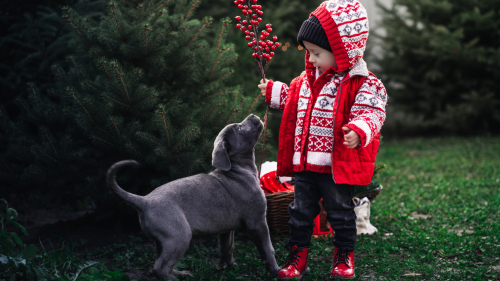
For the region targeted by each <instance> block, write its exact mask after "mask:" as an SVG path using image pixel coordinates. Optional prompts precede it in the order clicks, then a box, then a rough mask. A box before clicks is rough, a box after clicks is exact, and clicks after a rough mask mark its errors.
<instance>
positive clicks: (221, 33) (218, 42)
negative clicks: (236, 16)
mask: <svg viewBox="0 0 500 281" xmlns="http://www.w3.org/2000/svg"><path fill="white" fill-rule="evenodd" d="M228 24H229V21H228V20H225V21H223V22H222V30H221V31H220V34H219V40H217V47H216V48H215V51H214V54H215V53H216V52H217V50H219V46H220V42H221V41H222V35H224V29H225V28H226V26H227V25H228Z"/></svg>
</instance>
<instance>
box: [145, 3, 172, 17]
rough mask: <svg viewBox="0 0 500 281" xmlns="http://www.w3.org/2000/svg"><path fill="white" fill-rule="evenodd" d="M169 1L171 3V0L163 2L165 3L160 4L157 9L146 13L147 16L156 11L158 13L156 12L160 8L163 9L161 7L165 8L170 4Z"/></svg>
mask: <svg viewBox="0 0 500 281" xmlns="http://www.w3.org/2000/svg"><path fill="white" fill-rule="evenodd" d="M170 1H172V0H168V1H165V3H163V4H161V5H160V6H159V7H158V8H156V9H154V10H152V11H151V12H149V13H148V15H149V14H152V13H154V12H156V11H158V10H159V9H161V8H163V6H165V5H167V4H168V3H170Z"/></svg>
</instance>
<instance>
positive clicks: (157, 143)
mask: <svg viewBox="0 0 500 281" xmlns="http://www.w3.org/2000/svg"><path fill="white" fill-rule="evenodd" d="M138 136H139V137H141V138H143V139H146V140H148V141H150V142H152V143H154V144H156V145H158V146H161V147H165V146H164V145H163V144H161V143H159V142H156V141H154V140H152V139H150V138H147V137H145V136H143V135H141V134H139V135H138Z"/></svg>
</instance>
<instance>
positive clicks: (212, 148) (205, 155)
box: [203, 145, 214, 157]
mask: <svg viewBox="0 0 500 281" xmlns="http://www.w3.org/2000/svg"><path fill="white" fill-rule="evenodd" d="M212 150H214V146H213V145H212V147H211V148H210V149H209V150H208V151H207V152H206V153H205V154H204V155H203V157H207V155H208V154H209V153H210V152H212Z"/></svg>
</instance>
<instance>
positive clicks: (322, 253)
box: [0, 137, 500, 281]
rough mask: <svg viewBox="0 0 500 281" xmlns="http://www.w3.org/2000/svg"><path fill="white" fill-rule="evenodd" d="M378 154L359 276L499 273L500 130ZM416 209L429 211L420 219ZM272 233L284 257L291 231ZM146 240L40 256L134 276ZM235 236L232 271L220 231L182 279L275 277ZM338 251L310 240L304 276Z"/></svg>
mask: <svg viewBox="0 0 500 281" xmlns="http://www.w3.org/2000/svg"><path fill="white" fill-rule="evenodd" d="M377 162H379V163H385V164H387V169H386V170H385V171H383V172H381V173H380V175H379V178H378V181H380V182H381V183H382V184H383V186H384V189H383V191H382V193H381V194H380V195H379V196H378V197H377V198H376V200H375V201H374V202H373V203H372V205H371V219H370V220H371V222H372V224H373V225H374V226H375V227H377V228H378V233H376V234H374V235H362V236H358V240H357V242H356V253H355V257H356V276H357V280H500V226H499V224H498V222H499V221H500V207H499V205H500V192H499V191H500V138H486V137H482V138H445V139H410V140H401V141H385V143H384V144H383V145H382V146H381V148H380V151H379V153H378V160H377ZM415 212H416V213H420V214H427V215H430V216H431V217H430V218H429V219H423V218H413V217H412V214H415ZM271 238H272V241H273V245H274V249H275V250H276V260H277V261H278V264H279V265H282V264H283V263H284V260H285V258H286V255H287V252H286V251H285V250H284V248H283V245H284V244H285V243H286V241H287V236H286V235H283V234H279V233H273V234H272V237H271ZM142 242H143V241H141V240H140V239H137V238H131V239H130V241H129V242H128V243H126V244H114V245H109V246H107V247H105V248H99V249H93V250H88V251H83V252H79V253H73V251H72V250H71V249H72V247H66V248H64V247H63V249H66V250H64V251H63V250H59V251H48V252H47V253H40V254H39V255H38V257H37V258H38V259H39V262H37V264H40V265H41V266H43V268H46V269H47V271H48V272H51V273H52V274H54V273H59V276H60V277H63V278H64V279H67V280H70V278H68V277H73V278H74V277H76V276H79V279H78V280H127V278H126V277H125V276H123V274H122V273H121V272H130V271H134V270H138V269H139V270H140V269H142V270H147V269H148V268H149V267H150V266H151V264H152V263H153V262H154V256H155V254H154V250H153V249H150V248H145V247H143V245H142ZM235 245H236V249H235V253H234V255H235V259H236V262H237V263H238V265H239V267H238V268H235V269H233V270H224V271H220V272H219V271H216V269H215V261H216V259H217V256H218V248H217V238H216V237H213V238H211V240H209V241H208V242H207V243H204V245H194V246H192V247H190V248H189V250H188V251H187V253H186V255H185V257H184V258H183V259H182V260H181V261H180V262H179V263H178V264H177V265H176V267H177V269H181V270H184V269H186V270H190V271H192V272H193V274H194V276H193V277H187V278H183V280H252V281H253V280H272V278H270V276H269V274H268V273H267V272H266V271H265V270H264V267H263V265H262V264H261V262H260V260H259V257H258V253H257V250H256V248H255V246H254V245H253V244H252V243H251V242H250V237H249V236H248V234H247V233H246V232H244V231H238V232H237V233H236V241H235ZM70 250H71V251H70ZM332 255H333V245H332V243H331V240H330V239H324V238H319V239H313V241H312V245H311V249H310V255H309V261H310V267H311V274H310V275H309V276H308V277H306V278H305V279H304V280H327V279H328V278H329V276H330V272H331V260H332ZM89 261H98V262H100V264H95V265H93V266H92V267H90V266H88V265H89V264H88V263H89ZM86 265H87V268H85V269H83V270H81V273H80V274H76V271H77V270H78V269H81V268H83V267H85V266H86ZM411 274H412V275H411ZM405 275H407V276H405ZM1 277H2V276H1V274H0V279H1ZM148 279H149V278H143V279H141V280H148ZM56 280H57V279H56ZM151 280H154V279H151Z"/></svg>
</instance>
